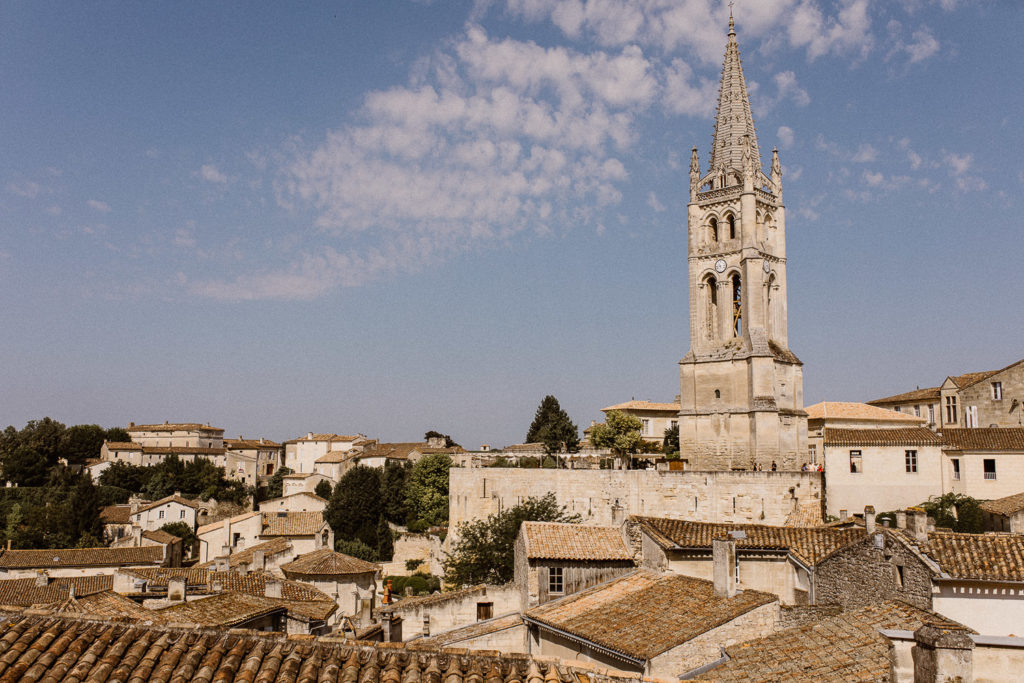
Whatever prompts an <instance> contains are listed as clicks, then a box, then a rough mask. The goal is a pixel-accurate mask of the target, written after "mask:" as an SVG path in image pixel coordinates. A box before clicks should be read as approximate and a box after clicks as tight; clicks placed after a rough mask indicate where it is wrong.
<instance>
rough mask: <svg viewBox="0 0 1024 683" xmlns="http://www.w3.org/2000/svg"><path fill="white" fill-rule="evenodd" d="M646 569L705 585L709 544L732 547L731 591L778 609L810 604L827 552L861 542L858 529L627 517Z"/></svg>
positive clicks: (711, 559) (709, 566)
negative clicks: (772, 598)
mask: <svg viewBox="0 0 1024 683" xmlns="http://www.w3.org/2000/svg"><path fill="white" fill-rule="evenodd" d="M629 522H630V524H631V525H632V526H633V527H634V528H635V529H636V531H637V532H638V533H639V534H640V541H639V543H640V546H641V554H642V557H643V560H642V564H643V566H644V567H647V568H649V569H655V570H659V571H668V572H672V573H674V574H679V575H681V576H691V577H694V578H699V579H705V580H710V579H712V578H713V576H714V566H715V565H714V539H716V538H729V539H730V540H731V542H732V543H734V544H735V579H736V582H737V587H738V588H740V589H743V590H755V591H762V592H765V593H773V594H775V595H777V596H779V600H780V601H781V603H782V604H784V605H808V604H814V603H815V602H816V595H815V570H816V568H817V566H818V564H819V563H820V562H821V561H822V560H823V559H824V558H825V557H827V556H828V555H829V553H831V552H832V551H834V550H836V549H838V548H841V547H843V546H845V545H847V544H849V543H852V542H854V541H856V540H859V539H862V538H864V537H865V531H864V529H863V528H862V527H854V528H834V527H828V526H819V527H796V526H771V525H767V524H720V523H714V522H689V521H683V520H677V519H665V518H660V517H639V516H638V517H630V520H629Z"/></svg>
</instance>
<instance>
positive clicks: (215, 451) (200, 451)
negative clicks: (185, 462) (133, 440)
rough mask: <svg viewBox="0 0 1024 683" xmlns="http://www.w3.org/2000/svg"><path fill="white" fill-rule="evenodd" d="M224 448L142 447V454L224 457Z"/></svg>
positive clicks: (225, 450)
mask: <svg viewBox="0 0 1024 683" xmlns="http://www.w3.org/2000/svg"><path fill="white" fill-rule="evenodd" d="M227 452H228V450H227V449H226V448H200V447H199V446H143V447H142V454H143V455H146V454H151V455H224V454H225V453H227Z"/></svg>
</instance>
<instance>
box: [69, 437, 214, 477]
mask: <svg viewBox="0 0 1024 683" xmlns="http://www.w3.org/2000/svg"><path fill="white" fill-rule="evenodd" d="M226 453H227V451H226V450H225V449H224V448H223V447H206V446H143V445H142V444H139V443H136V442H134V441H124V442H119V441H105V442H103V445H102V446H100V460H101V461H102V462H101V463H100V465H94V466H91V467H90V468H89V472H90V473H91V474H92V475H93V476H94V477H96V476H99V474H100V473H101V472H102V470H103V469H105V468H101V467H100V466H101V465H102V464H103V463H108V466H109V463H115V462H124V463H128V464H129V465H135V466H136V467H149V466H151V465H159V464H160V463H161V462H163V461H164V460H166V459H167V458H168V457H170V456H172V455H173V456H176V457H177V458H178V459H179V460H181V461H182V462H185V463H188V462H192V461H194V460H196V459H197V458H200V459H205V460H209V461H210V462H212V463H213V464H214V465H216V466H217V467H224V466H225V465H226V464H227V460H226V456H225V454H226Z"/></svg>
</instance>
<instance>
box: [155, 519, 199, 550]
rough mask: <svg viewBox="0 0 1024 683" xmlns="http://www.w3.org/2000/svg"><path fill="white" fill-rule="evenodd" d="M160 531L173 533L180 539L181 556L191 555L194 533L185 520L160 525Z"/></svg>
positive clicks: (193, 545)
mask: <svg viewBox="0 0 1024 683" xmlns="http://www.w3.org/2000/svg"><path fill="white" fill-rule="evenodd" d="M160 530H161V531H166V532H167V533H169V534H173V535H174V536H177V537H178V538H180V539H181V552H182V555H183V557H192V553H193V551H194V549H195V547H196V541H197V538H196V533H195V531H193V530H192V527H191V526H189V524H187V523H186V522H170V523H169V524H164V525H163V526H162V527H160Z"/></svg>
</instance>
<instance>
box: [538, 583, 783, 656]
mask: <svg viewBox="0 0 1024 683" xmlns="http://www.w3.org/2000/svg"><path fill="white" fill-rule="evenodd" d="M778 599H779V598H778V597H777V596H775V595H769V594H768V593H761V592H758V591H751V590H745V591H740V592H738V593H737V594H736V595H735V596H733V597H731V598H724V597H722V596H720V595H718V594H717V593H715V590H714V587H713V585H712V583H711V582H710V581H704V580H702V579H695V578H692V577H688V576H679V575H677V574H658V573H656V572H653V571H650V570H646V569H640V570H637V571H635V572H631V573H629V574H626V575H625V576H622V577H619V578H617V579H613V580H612V581H608V582H607V583H603V584H600V585H598V586H594V587H593V588H588V589H587V590H584V591H581V592H579V593H575V594H573V595H568V596H566V597H564V598H561V599H559V600H555V601H552V602H548V603H545V604H543V605H540V606H539V607H534V608H533V609H530V610H528V611H527V612H526V613H525V615H524V617H525V618H526V619H527V620H529V621H535V622H540V623H541V624H544V625H547V626H550V627H553V628H556V629H558V630H560V631H563V632H565V633H569V634H571V635H574V636H576V637H578V638H581V639H583V640H587V641H590V642H592V643H594V644H596V645H599V646H601V647H602V648H604V649H607V650H611V651H614V652H618V653H621V654H623V655H626V656H627V657H630V658H633V659H639V660H649V659H651V658H653V657H656V656H658V655H660V654H661V653H663V652H665V651H667V650H670V649H672V648H674V647H677V646H679V645H682V644H683V643H686V642H688V641H690V640H692V639H693V638H695V637H697V636H699V635H701V634H702V633H707V632H708V631H710V630H711V629H714V628H716V627H718V626H721V625H722V624H725V623H728V622H730V621H732V620H733V619H735V618H736V617H739V616H740V615H742V614H745V613H747V612H749V611H750V610H753V609H756V608H758V607H761V606H762V605H767V604H769V603H772V602H775V601H777V600H778Z"/></svg>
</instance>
